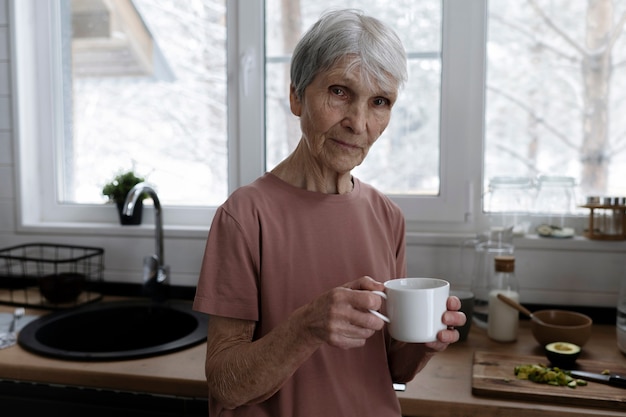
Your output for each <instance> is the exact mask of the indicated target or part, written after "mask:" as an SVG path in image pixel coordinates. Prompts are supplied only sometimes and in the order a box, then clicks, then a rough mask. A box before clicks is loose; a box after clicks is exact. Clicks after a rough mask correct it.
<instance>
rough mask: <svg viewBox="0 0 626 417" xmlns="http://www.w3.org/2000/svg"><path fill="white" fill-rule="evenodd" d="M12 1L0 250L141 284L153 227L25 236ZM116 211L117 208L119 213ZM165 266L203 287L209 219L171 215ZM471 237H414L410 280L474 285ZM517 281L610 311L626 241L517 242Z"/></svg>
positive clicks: (528, 295) (0, 73)
mask: <svg viewBox="0 0 626 417" xmlns="http://www.w3.org/2000/svg"><path fill="white" fill-rule="evenodd" d="M8 20H9V19H8V0H0V248H5V247H8V246H13V245H17V244H22V243H34V242H48V243H66V244H73V245H86V246H98V247H102V248H104V249H105V280H108V281H113V282H136V283H138V282H140V276H141V266H142V259H143V257H144V256H145V255H147V254H151V253H153V251H154V239H153V233H152V225H151V223H150V222H149V219H150V217H149V213H148V219H147V221H144V223H145V224H144V225H143V226H140V227H138V228H135V229H132V230H131V231H130V232H129V229H127V228H126V229H123V230H122V228H121V226H119V225H117V224H111V226H110V227H107V228H106V229H98V228H94V229H92V230H89V231H87V233H86V232H85V231H81V232H72V231H71V229H62V230H63V231H62V232H58V231H54V230H48V231H45V232H42V233H34V232H18V231H17V230H18V228H17V224H16V210H17V209H18V200H17V189H16V186H15V184H16V176H17V167H16V165H15V161H16V158H15V154H14V147H15V141H16V135H15V132H14V130H13V127H12V126H13V122H12V120H13V119H12V118H13V115H12V100H13V97H12V84H11V60H10V56H11V51H10V50H9V45H10V42H9V36H10V25H9V21H8ZM112 210H113V208H112ZM164 221H165V225H166V230H165V260H166V263H168V264H169V265H170V267H171V270H172V283H173V284H176V285H190V286H193V285H195V283H196V280H197V275H198V271H199V268H200V262H201V259H202V252H203V250H204V244H205V240H206V233H207V232H208V225H209V222H210V219H207V227H206V229H204V230H171V229H168V227H167V208H165V209H164ZM468 237H469V236H463V235H450V234H447V235H446V234H433V233H430V234H420V233H415V234H410V235H409V237H408V239H407V243H408V247H407V255H408V266H409V274H410V275H415V276H437V277H443V278H446V279H449V280H450V281H451V282H452V283H453V285H454V286H458V287H467V286H469V281H468V275H467V274H466V273H464V274H461V273H459V270H458V266H459V255H460V250H459V245H460V242H462V241H463V240H465V239H466V238H468ZM515 245H516V256H517V259H518V260H517V277H518V279H519V281H520V286H521V293H522V294H521V296H522V301H523V302H529V303H530V302H532V303H547V304H563V305H585V306H608V307H613V306H614V305H615V302H616V299H617V290H618V287H619V281H620V279H626V273H625V272H624V269H625V268H626V242H597V241H588V240H586V239H584V238H577V239H575V240H562V241H555V240H549V239H538V238H532V237H530V238H523V239H517V240H516V242H515Z"/></svg>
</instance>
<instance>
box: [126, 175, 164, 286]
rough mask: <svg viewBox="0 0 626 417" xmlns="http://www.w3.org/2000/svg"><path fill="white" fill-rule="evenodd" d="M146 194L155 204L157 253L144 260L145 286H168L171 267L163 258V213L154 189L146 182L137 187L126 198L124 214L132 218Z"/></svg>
mask: <svg viewBox="0 0 626 417" xmlns="http://www.w3.org/2000/svg"><path fill="white" fill-rule="evenodd" d="M144 193H146V194H148V195H149V196H150V198H152V201H153V202H154V222H155V229H156V230H155V233H156V235H155V238H156V245H155V246H156V247H155V252H156V253H155V254H153V255H150V256H147V257H145V258H144V260H143V282H144V285H149V284H155V283H156V284H166V283H168V281H169V274H170V267H169V266H167V265H165V260H164V258H163V213H162V211H161V203H160V202H159V197H158V196H157V194H156V192H155V191H154V189H153V188H152V187H150V186H149V185H148V184H146V183H145V182H141V183H139V184H137V185H135V186H134V187H133V188H132V189H131V190H130V191H129V192H128V195H127V196H126V201H125V202H124V208H123V211H122V213H123V214H124V215H125V216H132V215H133V211H134V210H135V205H136V204H137V201H138V200H139V198H140V197H141V195H142V194H144Z"/></svg>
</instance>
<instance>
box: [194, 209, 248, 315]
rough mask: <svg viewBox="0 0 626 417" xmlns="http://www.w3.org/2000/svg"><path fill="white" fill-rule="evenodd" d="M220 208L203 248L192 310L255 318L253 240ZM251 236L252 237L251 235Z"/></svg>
mask: <svg viewBox="0 0 626 417" xmlns="http://www.w3.org/2000/svg"><path fill="white" fill-rule="evenodd" d="M249 232H250V231H247V230H244V228H243V227H242V226H241V224H240V223H239V222H238V221H236V219H235V218H233V217H232V216H231V215H230V214H229V213H228V212H227V211H226V210H225V209H224V208H223V207H220V208H219V209H218V210H217V212H216V213H215V217H214V218H213V222H212V224H211V230H210V231H209V237H208V239H207V244H206V248H205V253H204V258H203V261H202V267H201V270H200V277H199V279H198V286H197V289H196V296H195V298H194V309H195V310H198V311H201V312H203V313H207V314H212V315H216V316H222V317H230V318H237V319H244V320H254V321H258V319H259V309H258V281H257V280H258V260H257V259H256V258H255V256H254V255H253V254H255V253H258V250H255V249H254V247H251V246H254V245H255V244H257V243H255V242H254V239H251V238H250V233H249ZM252 235H253V234H252Z"/></svg>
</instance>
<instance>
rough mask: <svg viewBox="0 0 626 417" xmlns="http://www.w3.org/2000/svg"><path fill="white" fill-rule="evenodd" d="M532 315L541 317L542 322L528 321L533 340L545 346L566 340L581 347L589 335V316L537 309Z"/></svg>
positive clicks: (572, 312)
mask: <svg viewBox="0 0 626 417" xmlns="http://www.w3.org/2000/svg"><path fill="white" fill-rule="evenodd" d="M533 316H535V317H537V318H539V319H541V321H543V322H544V324H540V323H537V322H536V321H535V320H531V321H530V329H531V331H532V333H533V336H534V337H535V340H537V342H538V343H539V344H540V345H541V346H545V345H547V344H548V343H552V342H568V343H573V344H575V345H578V346H580V347H582V346H583V345H584V344H585V343H587V341H588V340H589V337H590V336H591V324H592V323H593V321H592V320H591V318H590V317H589V316H586V315H584V314H581V313H576V312H574V311H566V310H539V311H535V312H533Z"/></svg>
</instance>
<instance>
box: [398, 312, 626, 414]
mask: <svg viewBox="0 0 626 417" xmlns="http://www.w3.org/2000/svg"><path fill="white" fill-rule="evenodd" d="M475 351H488V352H497V353H506V354H516V355H536V356H541V357H543V352H542V349H541V348H540V347H539V345H538V344H537V342H536V341H535V339H534V338H533V336H532V333H531V331H530V326H529V323H528V322H527V321H521V322H520V331H519V335H518V340H517V342H514V343H498V342H494V341H492V340H490V339H489V338H488V337H487V332H486V330H484V329H481V328H478V327H476V326H472V329H471V331H470V334H469V337H468V339H467V340H465V341H463V342H459V343H456V344H454V345H451V346H449V347H448V349H447V350H446V351H444V352H441V353H439V354H437V355H436V356H435V357H434V358H433V359H431V361H430V363H429V364H428V365H427V366H426V368H425V369H423V370H422V372H420V373H419V374H418V375H417V376H416V377H415V379H414V380H413V381H411V382H410V383H409V384H407V388H406V391H404V392H399V393H398V397H399V398H400V404H401V405H402V414H403V415H404V416H413V417H416V416H437V417H458V416H481V417H492V416H494V417H495V416H507V417H529V416H530V417H532V416H542V417H563V416H568V417H569V416H580V417H583V416H624V412H623V411H613V410H603V409H593V408H585V407H564V406H552V405H550V404H547V403H536V402H530V401H513V400H498V399H491V398H488V397H479V396H475V395H472V361H473V355H474V352H475ZM579 359H589V360H598V361H605V362H614V363H617V364H620V365H622V366H625V365H626V356H625V355H623V354H622V353H621V352H620V350H619V349H618V348H617V344H616V334H615V326H611V325H597V324H594V325H593V328H592V335H591V338H590V340H589V342H587V344H586V345H585V346H584V348H583V352H582V353H581V356H580V358H579ZM624 399H625V401H626V390H624Z"/></svg>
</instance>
